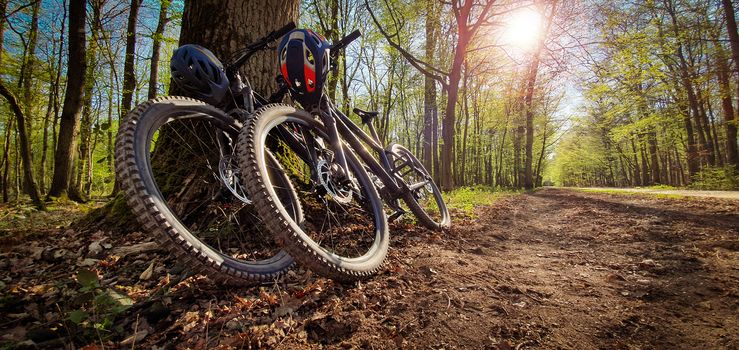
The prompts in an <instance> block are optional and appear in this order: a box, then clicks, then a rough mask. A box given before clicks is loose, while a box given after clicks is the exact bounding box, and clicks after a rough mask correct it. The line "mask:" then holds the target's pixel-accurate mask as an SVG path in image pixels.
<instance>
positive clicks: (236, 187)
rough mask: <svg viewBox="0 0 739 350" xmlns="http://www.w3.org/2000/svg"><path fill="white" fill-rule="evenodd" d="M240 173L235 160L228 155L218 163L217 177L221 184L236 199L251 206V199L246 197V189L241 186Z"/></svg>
mask: <svg viewBox="0 0 739 350" xmlns="http://www.w3.org/2000/svg"><path fill="white" fill-rule="evenodd" d="M240 174H241V171H240V170H239V166H238V165H237V164H236V160H234V159H233V157H231V156H230V155H226V156H223V157H222V158H221V161H220V162H218V175H219V176H220V180H221V182H222V183H223V184H224V185H225V186H226V188H228V191H229V192H231V194H233V195H234V197H236V199H238V200H240V201H242V202H244V203H246V204H251V199H249V197H248V196H247V195H246V189H245V188H244V186H243V185H242V184H241V178H240Z"/></svg>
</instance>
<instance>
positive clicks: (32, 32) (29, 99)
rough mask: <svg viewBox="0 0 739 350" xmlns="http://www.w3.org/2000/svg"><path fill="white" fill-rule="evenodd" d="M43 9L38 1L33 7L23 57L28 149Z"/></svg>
mask: <svg viewBox="0 0 739 350" xmlns="http://www.w3.org/2000/svg"><path fill="white" fill-rule="evenodd" d="M40 7H41V1H36V2H35V3H34V4H33V6H32V7H31V27H30V28H29V29H28V49H27V50H26V52H25V55H24V57H23V61H24V62H23V66H24V67H25V68H24V69H23V76H22V77H21V79H22V81H23V97H22V99H23V115H24V116H25V117H26V125H25V129H26V130H27V131H28V134H27V135H26V136H27V137H28V142H29V143H28V147H31V142H33V130H34V128H33V122H34V121H33V119H34V115H33V111H32V109H31V107H32V105H33V93H32V87H33V86H32V85H33V72H34V70H35V68H36V62H35V61H36V43H37V42H38V17H39V9H40ZM29 156H30V157H31V163H33V154H29Z"/></svg>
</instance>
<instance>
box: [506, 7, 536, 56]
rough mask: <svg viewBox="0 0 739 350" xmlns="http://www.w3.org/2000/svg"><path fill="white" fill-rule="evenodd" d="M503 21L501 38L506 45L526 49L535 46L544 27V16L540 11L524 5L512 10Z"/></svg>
mask: <svg viewBox="0 0 739 350" xmlns="http://www.w3.org/2000/svg"><path fill="white" fill-rule="evenodd" d="M503 22H504V26H503V32H502V35H501V39H502V40H503V44H504V45H506V46H512V47H516V48H519V49H521V50H524V51H529V50H532V49H533V48H534V46H535V45H536V43H537V41H538V40H539V36H540V35H541V27H542V16H541V14H540V13H539V12H538V11H536V10H535V9H533V8H531V7H524V8H521V9H518V10H516V11H514V12H511V13H510V14H509V15H508V17H507V18H506V19H505V20H504V21H503Z"/></svg>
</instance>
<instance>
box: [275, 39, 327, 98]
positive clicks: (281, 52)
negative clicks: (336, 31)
mask: <svg viewBox="0 0 739 350" xmlns="http://www.w3.org/2000/svg"><path fill="white" fill-rule="evenodd" d="M330 48H331V45H330V44H329V43H328V41H326V39H325V38H324V37H323V36H321V35H319V34H317V33H316V32H314V31H312V30H310V29H294V30H292V31H291V32H289V33H287V35H285V37H284V38H283V39H282V41H281V42H280V45H279V46H278V47H277V54H278V57H279V58H278V59H279V65H280V73H281V74H282V77H283V78H285V81H286V82H287V84H288V87H289V88H290V92H291V95H292V97H293V99H294V100H296V101H298V102H299V103H300V104H301V105H302V106H303V107H305V108H306V109H309V108H311V107H314V106H316V105H318V103H319V102H320V101H321V94H322V93H323V85H324V83H325V82H326V78H327V77H328V70H329V66H330V54H329V49H330Z"/></svg>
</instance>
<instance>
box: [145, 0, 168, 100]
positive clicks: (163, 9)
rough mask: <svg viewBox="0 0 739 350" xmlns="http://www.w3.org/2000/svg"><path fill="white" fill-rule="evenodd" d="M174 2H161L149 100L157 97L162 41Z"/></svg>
mask: <svg viewBox="0 0 739 350" xmlns="http://www.w3.org/2000/svg"><path fill="white" fill-rule="evenodd" d="M171 2H172V0H161V1H159V22H157V29H156V30H155V31H154V34H153V35H152V36H153V39H154V40H153V42H152V43H151V71H150V73H149V91H148V96H147V97H148V99H152V98H154V97H156V96H157V91H158V89H157V75H158V74H159V51H160V48H161V46H162V39H163V36H164V28H165V27H166V26H167V22H169V18H167V9H168V8H169V4H170V3H171Z"/></svg>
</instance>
